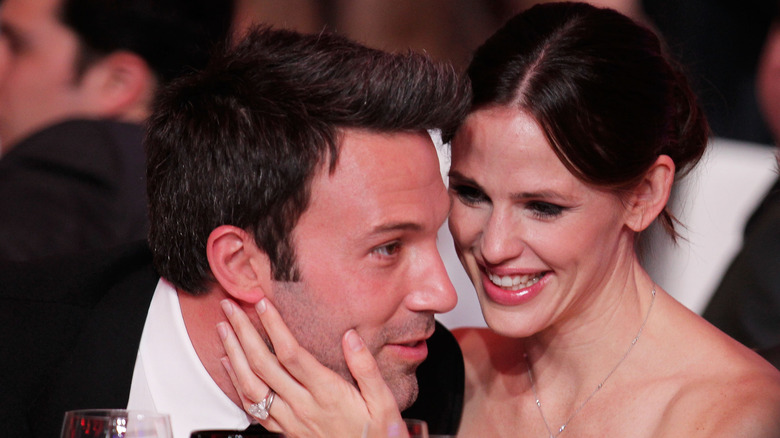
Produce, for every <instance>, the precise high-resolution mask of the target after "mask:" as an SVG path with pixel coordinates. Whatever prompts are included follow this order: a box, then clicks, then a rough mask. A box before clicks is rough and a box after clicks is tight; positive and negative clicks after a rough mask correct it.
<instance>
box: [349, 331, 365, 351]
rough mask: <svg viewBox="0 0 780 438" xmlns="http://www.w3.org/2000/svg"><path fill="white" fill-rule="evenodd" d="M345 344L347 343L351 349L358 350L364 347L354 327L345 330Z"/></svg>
mask: <svg viewBox="0 0 780 438" xmlns="http://www.w3.org/2000/svg"><path fill="white" fill-rule="evenodd" d="M347 345H349V348H351V349H352V351H360V350H362V349H363V347H364V344H363V339H361V338H360V335H358V334H357V332H356V331H355V330H354V329H350V330H349V331H348V332H347Z"/></svg>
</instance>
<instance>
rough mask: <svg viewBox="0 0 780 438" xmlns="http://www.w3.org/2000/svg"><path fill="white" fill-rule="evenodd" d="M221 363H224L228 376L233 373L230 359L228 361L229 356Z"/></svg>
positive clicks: (222, 359) (221, 360)
mask: <svg viewBox="0 0 780 438" xmlns="http://www.w3.org/2000/svg"><path fill="white" fill-rule="evenodd" d="M219 361H220V362H222V366H223V367H224V368H225V371H227V372H228V374H231V373H232V372H233V367H232V366H230V359H228V358H227V356H224V357H223V358H221V359H220V360H219Z"/></svg>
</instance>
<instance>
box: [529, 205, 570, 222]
mask: <svg viewBox="0 0 780 438" xmlns="http://www.w3.org/2000/svg"><path fill="white" fill-rule="evenodd" d="M528 208H529V209H530V210H531V212H532V213H533V214H534V216H536V217H538V218H540V219H551V218H554V217H557V216H560V215H561V213H563V210H565V208H564V207H561V206H560V205H555V204H550V203H548V202H540V201H534V202H530V203H528Z"/></svg>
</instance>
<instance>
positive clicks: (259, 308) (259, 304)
mask: <svg viewBox="0 0 780 438" xmlns="http://www.w3.org/2000/svg"><path fill="white" fill-rule="evenodd" d="M255 308H256V309H257V314H258V315H262V314H263V313H265V309H266V305H265V298H263V299H262V300H260V301H258V302H257V304H256V305H255Z"/></svg>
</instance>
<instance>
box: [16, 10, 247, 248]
mask: <svg viewBox="0 0 780 438" xmlns="http://www.w3.org/2000/svg"><path fill="white" fill-rule="evenodd" d="M233 9H234V4H233V1H232V0H221V1H210V0H156V1H151V0H126V1H107V0H4V1H3V2H2V3H1V4H0V148H1V149H0V150H1V151H2V156H0V212H2V213H0V259H9V260H26V259H32V258H37V257H42V256H49V255H55V254H65V253H70V252H75V251H82V250H89V249H94V248H105V247H109V246H113V245H117V244H120V243H125V242H130V241H134V240H137V239H141V238H144V237H145V236H146V233H147V229H148V225H147V224H148V220H147V208H146V196H145V184H144V172H145V164H144V151H143V146H142V137H143V122H144V120H145V119H146V117H147V116H148V115H149V111H150V107H151V103H152V100H153V99H154V96H155V93H156V91H157V90H158V89H159V88H160V87H161V86H163V85H164V84H166V83H167V82H169V81H170V80H171V79H173V78H175V77H177V76H179V75H181V74H183V73H186V72H188V71H190V70H193V69H197V68H200V67H202V66H203V65H205V62H206V61H207V59H208V55H209V51H210V50H211V48H212V46H213V45H214V43H216V42H222V40H223V39H225V38H227V37H228V35H229V32H230V30H231V23H232V20H233V12H234V11H233Z"/></svg>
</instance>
